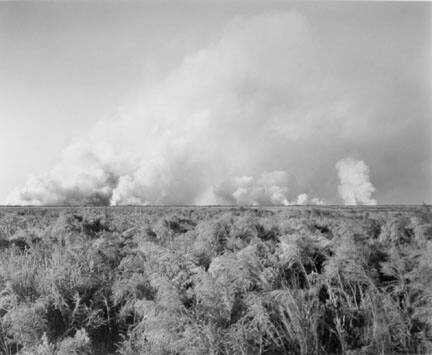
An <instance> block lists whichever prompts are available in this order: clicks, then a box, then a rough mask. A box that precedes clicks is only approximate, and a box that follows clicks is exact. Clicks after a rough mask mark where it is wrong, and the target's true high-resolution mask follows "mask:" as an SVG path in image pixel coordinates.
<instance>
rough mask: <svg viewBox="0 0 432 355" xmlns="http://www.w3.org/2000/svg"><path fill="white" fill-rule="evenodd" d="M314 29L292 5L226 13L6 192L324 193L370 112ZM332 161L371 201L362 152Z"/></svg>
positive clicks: (346, 187)
mask: <svg viewBox="0 0 432 355" xmlns="http://www.w3.org/2000/svg"><path fill="white" fill-rule="evenodd" d="M319 40H320V38H319V33H316V32H314V31H312V29H311V27H310V26H309V24H308V22H307V20H306V19H305V18H304V17H303V16H302V15H301V14H300V13H298V12H296V11H292V12H287V13H277V14H265V15H257V16H251V17H248V18H241V17H238V18H236V19H234V20H233V21H231V22H230V23H229V24H227V26H226V27H225V28H224V29H223V30H222V32H221V34H220V36H219V38H218V39H217V40H215V41H214V42H213V43H210V44H209V45H208V46H207V47H205V48H202V49H201V50H199V51H197V52H195V53H192V54H191V55H189V56H187V57H186V58H184V60H183V62H182V63H181V64H180V65H179V67H178V68H177V69H176V70H174V71H173V72H172V73H170V74H169V75H167V76H166V78H165V79H164V80H162V81H160V82H158V83H153V85H146V86H145V87H144V88H143V90H142V91H141V92H139V93H137V94H136V95H135V96H134V97H133V98H131V99H130V100H129V101H128V102H126V103H125V104H124V106H123V107H122V108H121V109H120V110H119V114H118V117H116V118H114V119H110V120H102V121H101V122H100V123H99V124H97V125H96V126H95V127H93V128H92V129H90V131H89V133H88V134H87V135H86V136H85V137H83V138H82V140H81V141H80V142H77V143H75V144H72V145H71V146H70V147H68V148H66V149H65V151H64V152H63V155H62V158H61V160H60V162H59V164H58V165H57V166H55V167H54V168H53V169H52V170H51V171H49V172H47V173H46V174H44V175H41V176H34V177H31V178H30V179H29V180H28V182H27V183H26V185H25V186H24V187H21V188H17V189H15V190H14V191H12V192H11V193H10V194H9V196H8V197H7V200H6V203H7V204H35V205H43V204H66V205H69V204H103V205H105V204H111V205H124V204H218V203H236V204H283V205H287V204H293V203H296V204H308V203H310V204H320V203H322V200H321V199H319V198H316V197H313V198H310V197H309V195H313V196H320V197H322V194H327V195H328V191H326V190H324V187H325V186H326V184H323V183H322V181H332V179H333V175H334V171H333V168H332V166H333V164H334V161H335V160H336V159H335V160H332V159H333V156H334V155H335V153H334V152H337V151H339V150H340V149H341V147H343V146H344V145H345V144H346V142H347V141H348V140H349V139H355V137H352V133H353V132H358V129H357V128H358V127H359V120H360V119H361V120H363V122H364V120H365V119H366V118H365V117H364V116H362V115H361V114H360V113H359V112H358V111H357V110H356V107H357V105H356V103H355V100H353V96H354V95H353V94H350V90H349V88H347V87H346V85H342V84H341V83H340V82H338V81H337V80H336V79H335V78H334V77H332V76H330V75H328V74H327V73H326V72H325V70H324V69H323V68H325V66H326V63H327V64H328V65H331V66H334V63H333V62H332V61H326V60H324V59H325V58H323V55H322V54H321V53H318V52H319V49H318V48H319V47H317V46H316V43H318V41H319ZM343 57H344V56H343V55H340V56H338V58H343ZM354 134H356V133H354ZM317 151H319V152H320V154H317V153H316V152H317ZM323 162H331V163H330V164H323ZM337 166H338V170H339V176H340V178H341V187H340V189H339V191H340V193H341V195H342V197H343V199H344V201H345V202H346V203H374V202H375V200H372V199H371V198H370V195H371V193H372V192H373V187H372V185H371V184H370V183H369V180H368V179H367V167H366V166H365V165H364V164H362V163H355V164H354V163H350V161H343V162H339V163H338V165H337ZM317 167H321V169H320V170H319V171H317V170H316V169H317ZM365 167H366V168H365ZM298 181H301V183H298ZM328 190H329V189H328Z"/></svg>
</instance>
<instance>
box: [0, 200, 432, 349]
mask: <svg viewBox="0 0 432 355" xmlns="http://www.w3.org/2000/svg"><path fill="white" fill-rule="evenodd" d="M16 353H18V354H40V355H49V354H63V355H66V354H128V355H131V354H282V353H288V354H335V353H340V354H342V353H344V354H346V353H352V354H378V353H379V354H395V353H401V354H402V353H404V354H414V353H417V354H426V353H432V207H431V206H426V205H424V206H374V207H340V206H322V207H316V206H314V207H296V206H291V207H250V208H249V207H248V208H246V207H187V206H177V207H114V208H112V207H60V208H59V207H31V208H30V207H21V208H20V207H7V208H6V207H5V208H1V209H0V354H16Z"/></svg>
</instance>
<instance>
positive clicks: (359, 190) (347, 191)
mask: <svg viewBox="0 0 432 355" xmlns="http://www.w3.org/2000/svg"><path fill="white" fill-rule="evenodd" d="M336 169H337V171H338V176H339V180H340V185H339V186H338V191H339V195H340V197H341V198H342V199H343V201H344V203H345V205H357V204H362V205H376V203H377V201H376V200H375V199H373V198H372V194H373V192H374V191H375V187H374V186H373V185H372V183H371V182H370V178H369V167H368V166H367V165H366V164H365V163H364V161H362V160H354V159H351V158H347V159H342V160H339V161H338V162H337V163H336Z"/></svg>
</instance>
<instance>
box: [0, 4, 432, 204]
mask: <svg viewBox="0 0 432 355" xmlns="http://www.w3.org/2000/svg"><path fill="white" fill-rule="evenodd" d="M431 11H432V4H431V3H426V2H422V3H413V2H410V3H402V2H397V3H391V2H385V3H375V2H374V3H371V2H362V3H360V2H358V3H357V2H348V3H341V2H309V3H296V2H283V1H198V0H197V1H143V2H131V1H93V2H90V1H87V2H80V1H70V2H68V1H44V2H37V1H26V2H19V1H11V2H0V164H1V165H0V167H1V169H0V200H4V199H5V198H6V197H7V196H8V194H9V193H10V192H11V191H12V190H13V189H15V188H18V190H15V191H16V192H15V195H14V196H15V197H16V196H19V197H18V199H19V200H20V201H29V202H31V201H39V203H51V202H55V203H62V202H64V199H65V198H66V197H65V196H70V195H71V194H73V195H74V196H76V192H77V191H78V192H79V193H78V195H79V194H81V195H86V196H87V195H89V194H90V193H91V192H89V191H90V190H92V189H94V190H95V191H96V190H97V191H96V192H97V193H98V194H106V196H108V198H109V199H111V201H113V200H114V201H115V202H117V203H144V202H147V203H213V202H215V203H216V202H220V201H221V200H223V201H226V202H228V203H235V202H237V203H253V202H255V201H263V202H264V203H265V202H267V199H266V198H267V197H265V196H261V195H260V194H261V192H262V191H264V190H265V191H267V189H270V190H271V197H270V198H269V201H270V202H275V203H279V202H282V201H284V199H286V198H288V199H290V201H291V200H295V199H296V198H297V196H300V195H299V194H303V193H307V194H308V196H310V197H316V198H317V199H320V200H323V201H325V202H329V203H340V202H341V197H340V196H338V184H339V183H340V182H339V181H338V173H337V169H336V164H337V162H338V161H340V160H341V159H354V160H358V161H361V162H364V163H365V164H366V165H367V166H366V167H364V166H363V165H361V169H362V174H363V172H365V175H367V176H368V177H367V179H369V178H370V181H371V183H372V184H373V186H374V187H375V189H376V190H375V191H374V192H373V198H374V199H375V200H377V201H378V203H421V202H423V201H425V202H429V203H431V202H432V158H431V156H432V150H431V143H430V142H431V136H432V131H431V130H432V108H431V93H432V89H431V83H432V71H431V63H432V50H431V48H432V46H431V33H432V32H431V30H432V27H431V21H432V12H431ZM77 142H78V143H77ZM95 142H97V144H95V145H94V143H95ZM68 147H69V148H68ZM65 149H66V151H65V152H63V153H62V151H64V150H65ZM108 155H109V156H108ZM89 156H91V158H89ZM353 164H354V163H353ZM348 165H349V164H348ZM338 166H346V164H345V165H344V164H342V165H341V164H339V165H338ZM352 166H354V165H352ZM358 166H359V167H360V165H358ZM345 175H346V174H345ZM30 176H34V178H33V179H30V180H28V179H29V177H30ZM71 176H72V178H70V181H69V180H68V178H69V177H71ZM63 181H67V183H66V182H65V185H62V184H63ZM53 186H54V187H53ZM367 186H369V185H367ZM23 189H24V190H23ZM263 189H264V190H263ZM366 190H368V187H366ZM368 191H369V190H368ZM291 193H292V194H291ZM370 193H372V190H370V191H369V194H370ZM41 195H44V196H48V197H41ZM81 195H80V196H81ZM210 195H212V197H210ZM58 196H61V197H58ZM215 196H216V197H215ZM251 196H252V197H251ZM87 197H88V196H87ZM67 198H69V197H67ZM74 198H76V197H74ZM300 198H301V197H300ZM62 199H63V200H62ZM344 200H345V199H344ZM370 200H372V199H370ZM77 201H78V202H79V201H81V200H80V198H78V200H77Z"/></svg>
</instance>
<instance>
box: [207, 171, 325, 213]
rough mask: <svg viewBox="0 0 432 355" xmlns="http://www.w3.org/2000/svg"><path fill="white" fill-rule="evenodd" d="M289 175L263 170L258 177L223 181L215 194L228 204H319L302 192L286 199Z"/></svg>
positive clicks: (242, 177)
mask: <svg viewBox="0 0 432 355" xmlns="http://www.w3.org/2000/svg"><path fill="white" fill-rule="evenodd" d="M288 186H289V176H288V174H287V173H286V172H285V171H272V172H263V173H262V174H261V175H260V176H259V177H257V178H255V177H253V176H240V177H233V178H231V179H229V180H228V181H225V182H223V183H222V184H220V185H219V186H218V187H217V188H216V189H215V191H214V192H215V194H216V196H218V197H220V198H221V199H222V201H224V202H227V203H229V204H240V205H285V206H287V205H291V204H300V205H305V204H320V203H321V201H320V200H318V199H316V198H313V199H311V200H309V197H308V196H307V194H305V193H303V194H300V195H299V196H298V197H297V200H296V201H292V202H290V201H289V200H288V193H289V187H288Z"/></svg>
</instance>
